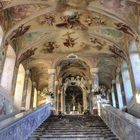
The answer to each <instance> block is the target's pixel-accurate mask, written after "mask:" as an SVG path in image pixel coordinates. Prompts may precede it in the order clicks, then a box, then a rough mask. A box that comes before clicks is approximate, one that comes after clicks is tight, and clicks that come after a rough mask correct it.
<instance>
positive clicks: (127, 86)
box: [121, 62, 133, 105]
mask: <svg viewBox="0 0 140 140" xmlns="http://www.w3.org/2000/svg"><path fill="white" fill-rule="evenodd" d="M121 72H122V79H123V85H124V92H125V97H126V103H127V105H128V104H129V103H130V101H131V99H132V97H133V92H132V85H131V81H130V75H129V71H128V65H127V63H126V62H123V64H122V66H121Z"/></svg>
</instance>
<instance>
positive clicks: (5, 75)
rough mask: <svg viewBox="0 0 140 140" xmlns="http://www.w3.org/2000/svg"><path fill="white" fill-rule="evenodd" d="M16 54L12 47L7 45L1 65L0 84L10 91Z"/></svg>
mask: <svg viewBox="0 0 140 140" xmlns="http://www.w3.org/2000/svg"><path fill="white" fill-rule="evenodd" d="M15 61H16V54H15V52H14V50H13V48H12V47H11V46H10V45H8V48H7V53H6V59H5V63H4V67H3V72H2V77H1V86H2V87H3V88H4V89H6V90H7V91H8V93H9V94H10V93H11V88H12V80H13V72H14V67H15Z"/></svg>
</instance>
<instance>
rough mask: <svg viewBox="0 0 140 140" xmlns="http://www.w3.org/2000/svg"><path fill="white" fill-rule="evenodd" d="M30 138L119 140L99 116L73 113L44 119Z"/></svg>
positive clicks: (35, 139) (40, 139) (45, 139)
mask: <svg viewBox="0 0 140 140" xmlns="http://www.w3.org/2000/svg"><path fill="white" fill-rule="evenodd" d="M28 140H118V138H117V137H116V136H115V135H114V134H113V132H112V131H111V130H110V129H109V128H108V126H107V125H106V124H105V123H104V122H103V121H102V119H101V118H100V117H99V116H84V115H83V116H82V115H79V116H77V115H75V116H74V115H72V116H70V115H69V116H64V117H63V118H62V119H59V118H58V117H56V116H55V117H51V118H49V119H48V120H46V121H44V122H43V123H42V124H41V125H40V127H39V128H37V129H36V130H35V131H34V133H33V134H32V135H31V136H30V137H29V139H28Z"/></svg>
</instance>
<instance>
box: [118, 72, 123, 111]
mask: <svg viewBox="0 0 140 140" xmlns="http://www.w3.org/2000/svg"><path fill="white" fill-rule="evenodd" d="M119 73H120V69H117V76H116V89H117V95H118V102H119V109H122V108H123V99H122V90H121V85H120V78H119Z"/></svg>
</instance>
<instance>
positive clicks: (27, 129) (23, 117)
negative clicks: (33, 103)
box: [0, 104, 51, 140]
mask: <svg viewBox="0 0 140 140" xmlns="http://www.w3.org/2000/svg"><path fill="white" fill-rule="evenodd" d="M50 114H51V105H50V104H46V105H44V106H41V107H39V108H37V109H36V110H30V111H29V112H23V113H20V114H18V115H15V116H14V117H11V118H9V119H6V120H4V121H2V122H0V140H24V139H27V138H28V136H29V135H30V134H31V133H32V132H33V131H34V130H35V129H36V128H38V127H39V126H40V125H41V124H42V123H43V122H44V121H45V120H46V119H47V118H48V117H49V116H50Z"/></svg>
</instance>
